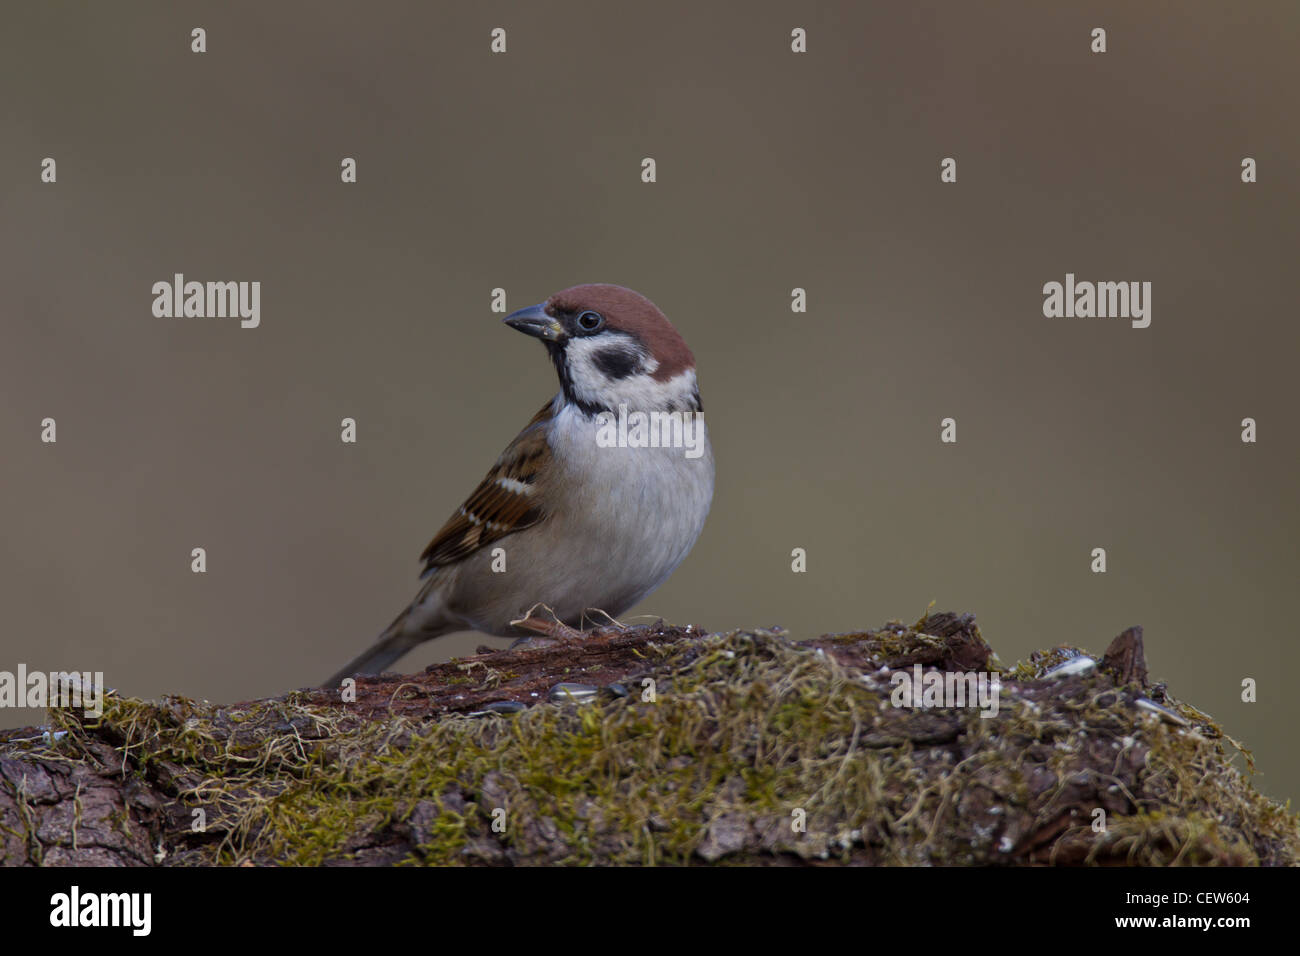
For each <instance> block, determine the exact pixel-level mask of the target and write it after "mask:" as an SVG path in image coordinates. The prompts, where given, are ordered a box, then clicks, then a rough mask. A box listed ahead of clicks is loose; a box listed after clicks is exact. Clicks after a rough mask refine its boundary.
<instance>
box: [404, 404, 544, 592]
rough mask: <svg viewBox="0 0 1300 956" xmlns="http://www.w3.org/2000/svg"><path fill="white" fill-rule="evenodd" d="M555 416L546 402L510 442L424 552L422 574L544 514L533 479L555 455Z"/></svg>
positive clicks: (526, 525)
mask: <svg viewBox="0 0 1300 956" xmlns="http://www.w3.org/2000/svg"><path fill="white" fill-rule="evenodd" d="M554 414H555V413H554V411H553V408H552V403H551V402H547V403H546V405H544V406H543V407H542V410H541V411H539V412H538V413H537V414H536V415H534V416H533V418H532V421H530V422H529V423H528V424H527V425H525V426H524V430H523V431H521V432H520V433H519V435H518V436H517V437H516V438H515V440H514V441H512V442H511V443H510V444H509V445H508V446H506V450H505V451H503V452H502V453H501V457H500V458H498V459H497V463H496V464H495V465H493V466H492V469H491V470H490V471H489V472H488V473H487V476H486V477H485V478H484V479H483V480H482V481H481V482H479V486H478V487H477V488H475V489H474V493H473V494H471V495H470V496H469V497H468V498H467V499H466V500H465V503H464V504H463V505H461V506H460V508H459V509H457V511H456V513H455V514H454V515H452V516H451V518H449V519H448V521H447V523H446V524H444V525H443V526H442V529H441V530H440V531H439V532H438V533H437V534H436V535H434V536H433V540H432V541H430V542H429V546H428V547H427V548H425V549H424V553H423V554H422V555H420V560H421V561H423V562H424V572H423V573H422V574H421V575H420V576H421V577H425V576H427V575H429V574H431V573H432V572H433V571H434V570H435V569H437V568H441V567H444V566H446V565H448V564H454V563H455V562H457V561H461V560H463V559H464V558H467V557H469V556H470V555H471V554H473V553H474V552H475V551H477V550H479V549H480V548H483V547H486V546H487V545H489V544H491V543H492V542H493V541H496V540H498V539H499V538H504V537H505V536H506V535H508V534H513V533H514V532H516V531H520V530H522V529H524V528H527V527H529V526H530V525H535V524H537V522H539V521H541V520H542V518H543V517H545V513H544V512H543V511H542V509H541V508H540V507H539V506H538V504H537V495H538V493H539V489H538V488H537V487H536V485H535V484H534V482H535V481H536V479H537V476H538V474H539V473H540V472H541V471H542V468H543V465H544V464H545V462H546V461H547V460H548V459H549V458H550V456H551V446H550V444H549V443H548V442H547V440H546V432H547V429H546V426H547V424H548V423H549V422H550V420H551V418H552V417H553V416H554Z"/></svg>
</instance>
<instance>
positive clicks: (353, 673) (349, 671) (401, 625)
mask: <svg viewBox="0 0 1300 956" xmlns="http://www.w3.org/2000/svg"><path fill="white" fill-rule="evenodd" d="M410 616H411V608H409V607H408V608H406V609H405V610H404V611H402V613H401V614H399V615H397V618H396V620H394V621H393V623H392V624H389V625H388V627H386V628H385V629H384V632H383V633H382V634H380V635H379V638H378V639H377V640H376V641H375V643H373V644H371V645H370V647H368V648H367V649H366V650H364V651H362V652H361V653H360V654H358V655H357V656H356V657H354V658H353V659H352V660H351V661H349V662H348V664H347V666H346V667H344V668H343V669H342V670H340V671H339V672H338V673H337V674H335V675H334V676H333V677H331V678H330V679H329V680H327V681H325V683H323V684H321V687H324V688H329V689H333V688H337V687H338V686H339V685H340V684H342V683H343V679H344V678H345V677H360V676H362V675H369V674H379V673H382V672H383V671H384V670H385V669H386V668H387V667H388V665H389V664H391V663H393V661H395V660H397V659H398V658H399V657H401V656H402V655H403V654H405V653H406V652H407V651H409V650H410V649H411V648H413V647H416V646H418V645H420V644H423V643H424V642H425V641H427V640H430V639H431V638H434V637H438V636H439V635H440V634H443V633H446V631H445V630H432V631H430V630H424V629H422V628H411V629H410V630H408V629H407V624H408V620H407V619H408V618H409V617H410Z"/></svg>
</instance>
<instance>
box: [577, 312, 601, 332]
mask: <svg viewBox="0 0 1300 956" xmlns="http://www.w3.org/2000/svg"><path fill="white" fill-rule="evenodd" d="M604 324H605V317H604V316H603V315H601V314H600V313H599V312H591V311H587V312H584V313H582V315H580V316H578V328H580V329H582V331H584V332H595V331H596V330H597V329H598V328H600V327H601V326H602V325H604Z"/></svg>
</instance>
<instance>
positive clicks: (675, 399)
mask: <svg viewBox="0 0 1300 956" xmlns="http://www.w3.org/2000/svg"><path fill="white" fill-rule="evenodd" d="M505 323H506V325H508V326H510V327H511V328H514V329H518V330H519V331H520V332H523V333H525V334H527V335H532V336H535V337H537V338H539V339H541V340H542V342H543V343H545V345H546V350H547V352H549V353H550V356H551V361H553V362H554V363H555V368H556V371H557V372H558V373H559V375H560V386H561V388H562V389H563V390H564V397H565V400H566V401H568V402H569V403H570V404H573V405H575V406H576V407H578V408H580V409H581V410H582V411H584V412H586V413H587V414H589V415H594V414H596V413H598V412H602V411H616V410H617V408H618V406H619V405H620V404H623V405H626V406H627V407H628V409H630V410H635V411H645V412H650V411H681V412H687V411H699V410H700V395H699V389H698V388H697V386H696V380H695V357H694V356H693V355H691V350H690V349H689V348H687V347H686V343H685V342H684V341H683V340H682V337H681V336H680V335H678V334H677V330H676V329H675V328H673V326H672V323H671V322H669V321H668V319H667V318H666V317H665V316H664V314H663V313H662V312H660V311H659V309H658V308H657V307H656V306H655V304H654V303H653V302H651V301H650V300H649V299H647V298H646V297H645V296H643V295H640V294H639V293H636V292H633V291H632V290H631V289H625V288H623V287H622V286H617V285H603V284H593V285H576V286H574V287H573V288H571V289H565V290H564V291H563V292H557V293H555V295H553V296H551V297H550V298H549V299H547V300H546V301H545V302H543V303H542V304H541V305H535V306H532V307H530V308H527V309H520V310H519V311H518V312H512V313H511V314H510V315H508V316H506V318H505Z"/></svg>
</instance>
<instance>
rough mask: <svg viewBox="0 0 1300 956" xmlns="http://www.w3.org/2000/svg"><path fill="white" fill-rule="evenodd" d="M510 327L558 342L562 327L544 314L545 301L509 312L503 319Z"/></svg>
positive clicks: (562, 332) (562, 331) (548, 340)
mask: <svg viewBox="0 0 1300 956" xmlns="http://www.w3.org/2000/svg"><path fill="white" fill-rule="evenodd" d="M503 321H504V322H505V324H506V325H508V326H510V327H511V328H512V329H518V330H519V331H520V332H523V333H524V334H525V335H533V336H536V337H537V338H539V339H544V340H545V341H547V342H558V341H559V340H560V336H561V335H563V334H564V329H563V327H562V326H561V325H560V323H559V322H557V321H556V320H555V319H553V318H551V317H550V316H549V315H547V314H546V303H544V302H543V303H542V304H541V305H534V306H531V307H529V308H527V309H520V310H519V311H518V312H511V313H510V314H509V315H507V316H506V317H505V319H504V320H503Z"/></svg>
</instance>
